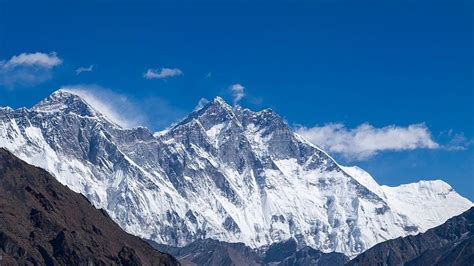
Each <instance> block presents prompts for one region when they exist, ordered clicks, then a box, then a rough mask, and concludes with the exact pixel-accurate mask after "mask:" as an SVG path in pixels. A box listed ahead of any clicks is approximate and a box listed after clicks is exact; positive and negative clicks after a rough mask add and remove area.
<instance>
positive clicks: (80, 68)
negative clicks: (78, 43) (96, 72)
mask: <svg viewBox="0 0 474 266" xmlns="http://www.w3.org/2000/svg"><path fill="white" fill-rule="evenodd" d="M93 69H94V65H90V66H88V67H78V68H77V69H76V75H79V74H81V73H82V72H92V70H93Z"/></svg>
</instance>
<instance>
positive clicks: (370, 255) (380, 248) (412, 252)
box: [348, 208, 474, 266]
mask: <svg viewBox="0 0 474 266" xmlns="http://www.w3.org/2000/svg"><path fill="white" fill-rule="evenodd" d="M348 265H469V266H472V265H474V208H471V209H470V210H468V211H466V212H464V213H463V214H461V215H459V216H456V217H453V218H451V219H449V220H448V221H447V222H446V223H444V224H443V225H440V226H438V227H435V228H433V229H430V230H428V231H427V232H425V233H422V234H418V235H416V236H407V237H403V238H397V239H393V240H389V241H386V242H383V243H380V244H377V245H375V246H374V247H372V248H370V249H369V250H367V251H366V252H364V253H362V254H360V255H359V256H357V257H356V258H355V259H353V260H352V261H350V262H349V263H348Z"/></svg>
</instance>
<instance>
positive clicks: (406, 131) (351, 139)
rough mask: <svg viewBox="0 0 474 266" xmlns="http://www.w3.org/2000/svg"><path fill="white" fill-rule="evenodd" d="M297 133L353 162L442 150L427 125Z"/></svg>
mask: <svg viewBox="0 0 474 266" xmlns="http://www.w3.org/2000/svg"><path fill="white" fill-rule="evenodd" d="M297 133H298V134H300V135H301V136H303V137H304V138H306V139H307V140H308V141H310V142H311V143H313V144H315V145H317V146H319V147H321V148H323V149H325V150H326V151H328V152H333V153H337V154H341V155H342V156H344V157H345V158H347V159H352V160H364V159H368V158H370V157H371V156H373V155H375V154H377V153H379V152H382V151H402V150H414V149H419V148H426V149H437V148H440V145H439V144H438V143H436V142H435V141H434V140H433V139H432V137H431V133H430V131H429V130H428V128H427V127H426V126H425V125H424V124H413V125H409V126H408V127H400V126H395V125H392V126H386V127H382V128H375V127H373V126H372V125H370V124H362V125H360V126H358V127H356V128H353V129H348V128H346V127H345V126H344V125H343V124H340V123H335V124H328V125H325V126H321V127H319V126H315V127H312V128H307V127H299V128H297Z"/></svg>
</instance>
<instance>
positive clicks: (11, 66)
mask: <svg viewBox="0 0 474 266" xmlns="http://www.w3.org/2000/svg"><path fill="white" fill-rule="evenodd" d="M62 62H63V61H62V59H61V58H59V57H58V56H57V54H56V53H55V52H52V53H49V54H46V53H40V52H36V53H21V54H19V55H15V56H12V57H11V58H10V59H9V60H7V61H6V60H2V61H0V85H3V86H5V87H8V88H13V87H15V86H18V85H19V86H34V85H37V84H39V83H42V82H45V81H47V80H49V79H51V77H52V69H53V68H54V67H56V66H59V65H61V64H62Z"/></svg>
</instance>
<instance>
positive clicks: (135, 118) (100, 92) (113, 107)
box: [61, 85, 144, 128]
mask: <svg viewBox="0 0 474 266" xmlns="http://www.w3.org/2000/svg"><path fill="white" fill-rule="evenodd" d="M61 90H64V91H67V92H70V93H73V94H76V95H78V96H79V97H81V98H82V99H84V100H85V101H86V102H87V103H88V104H90V105H91V106H92V107H93V108H94V109H95V110H96V111H98V112H99V113H101V114H103V115H104V116H106V117H107V118H108V119H109V120H111V121H112V122H114V123H116V124H118V125H120V126H122V127H125V128H130V127H136V126H140V125H143V123H144V117H143V116H142V115H141V114H140V112H139V111H138V108H137V107H136V106H135V105H134V104H133V103H132V102H131V101H130V100H129V98H128V97H127V96H125V95H121V94H118V93H115V92H113V91H111V90H108V89H105V88H102V87H100V86H97V85H71V86H63V87H62V88H61Z"/></svg>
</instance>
